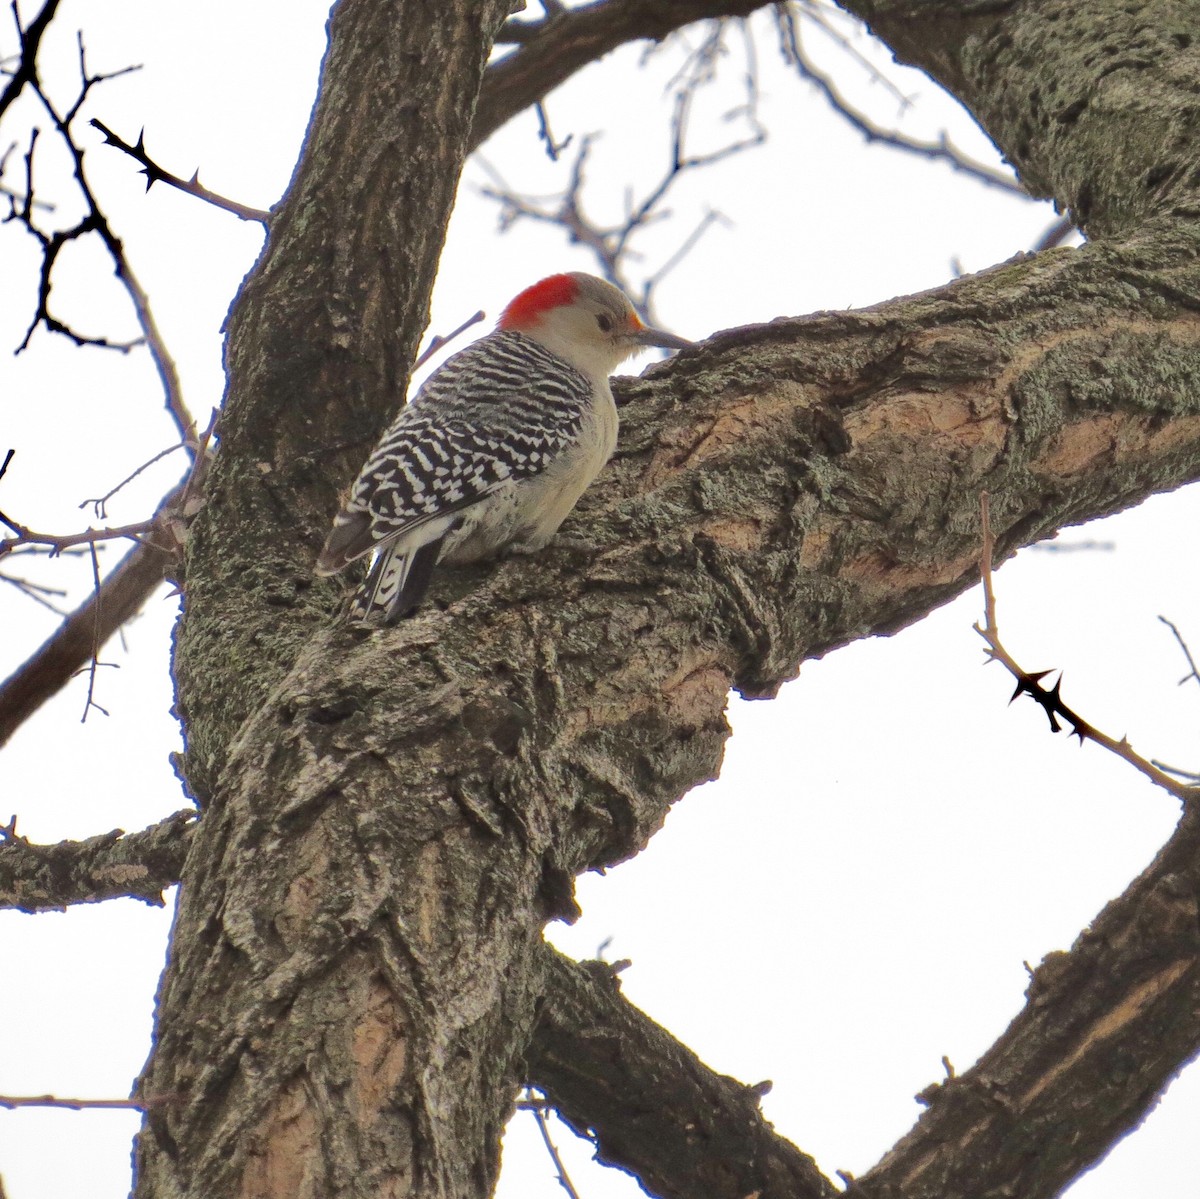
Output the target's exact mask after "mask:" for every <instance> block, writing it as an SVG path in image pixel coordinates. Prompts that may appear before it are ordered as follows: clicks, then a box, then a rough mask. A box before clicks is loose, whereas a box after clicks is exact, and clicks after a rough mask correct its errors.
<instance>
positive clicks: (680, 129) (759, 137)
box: [480, 26, 766, 325]
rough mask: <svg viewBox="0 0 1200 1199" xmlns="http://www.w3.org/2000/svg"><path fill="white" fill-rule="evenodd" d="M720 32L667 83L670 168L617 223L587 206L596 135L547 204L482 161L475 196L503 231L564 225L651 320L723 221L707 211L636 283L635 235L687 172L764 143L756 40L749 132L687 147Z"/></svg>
mask: <svg viewBox="0 0 1200 1199" xmlns="http://www.w3.org/2000/svg"><path fill="white" fill-rule="evenodd" d="M722 29H723V27H720V26H718V27H717V28H714V29H713V30H711V31H710V32H709V34H708V36H707V37H706V38H705V39H704V41H703V43H702V44H701V45H700V47H698V48H697V49H696V50H695V51H693V52H692V53H691V54H690V55H689V56H688V58H687V60H686V61H685V63H684V65H683V66H682V67H681V68H680V70H679V71H678V72H677V73H676V75H675V76H674V77H673V78H672V81H671V82H672V84H673V85H674V86H675V87H676V88H677V90H676V94H675V103H674V108H673V112H672V119H671V147H670V151H669V155H668V162H667V166H666V168H665V170H664V171H663V173H662V175H661V177H660V178H659V180H658V181H657V182H656V183H655V184H654V186H653V187H651V188H650V190H649V191H648V192H647V193H646V194H645V195H644V196H643V197H642V199H641V200H640V201H638V202H637V203H634V202H633V200H632V199H629V198H627V200H626V210H625V216H624V219H623V220H622V221H621V222H620V223H619V224H616V225H610V226H604V225H601V224H599V223H598V222H596V221H594V220H593V219H592V218H591V217H590V216H589V215H588V214H587V212H586V211H585V203H584V197H583V193H584V188H585V182H586V166H587V161H588V155H589V154H590V153H591V150H592V147H593V145H594V144H595V139H596V135H595V134H587V135H585V136H584V137H583V138H581V139H580V144H579V149H578V151H577V152H576V155H575V158H574V161H573V162H572V164H571V171H570V176H569V179H568V182H567V186H566V188H565V189H564V191H563V192H562V193H561V195H559V196H556V197H552V199H551V200H549V201H544V200H538V199H535V198H533V197H530V196H527V195H522V194H520V193H519V192H517V191H516V190H515V189H514V188H512V187H510V186H509V184H508V183H507V182H506V181H505V180H504V179H503V178H502V177H501V175H500V174H499V172H498V171H496V170H495V169H494V168H493V167H492V166H491V165H490V164H489V163H487V162H486V161H483V160H481V165H482V167H483V169H484V171H485V172H487V174H488V175H489V176H490V177H491V179H492V183H493V185H492V186H491V187H483V188H481V189H480V193H481V194H482V195H483V196H485V197H487V198H489V199H492V200H495V201H496V202H497V203H498V204H499V206H500V228H501V231H505V230H507V229H509V228H511V227H512V225H513V224H515V223H516V222H517V221H519V220H521V219H528V220H532V221H536V222H539V223H542V224H551V225H556V226H558V227H559V228H561V229H563V230H564V231H565V232H566V234H567V236H568V237H569V238H570V240H571V241H572V242H573V243H575V244H576V245H582V246H585V247H586V248H587V249H588V250H590V251H591V252H592V254H593V255H594V256H595V259H596V262H597V265H598V267H599V270H600V272H601V274H603V276H604V277H605V278H606V279H607V280H608V281H609V282H610V283H612V284H613V285H614V286H616V287H619V288H620V289H621V290H622V291H624V292H625V293H626V295H629V296H630V297H631V298H632V299H633V300H634V305H635V307H636V308H637V309H638V315H639V316H640V317H641V318H642V319H643V320H644V321H645V322H646V323H647V324H650V325H657V324H659V323H660V322H659V321H658V320H657V319H656V318H655V316H654V312H653V308H654V302H653V300H654V289H655V287H656V286H657V285H658V284H659V283H660V282H661V281H662V280H663V279H664V278H665V277H666V275H667V274H669V272H670V271H672V270H673V269H674V268H675V267H676V266H678V264H679V263H680V262H681V261H682V259H683V258H684V257H685V256H686V254H687V253H688V252H689V251H690V250H691V249H692V248H693V247H694V246H695V245H696V243H697V242H698V241H699V240H700V238H701V237H702V236H703V235H704V234H705V233H706V232H707V231H708V230H709V229H710V228H711V227H712V226H713V225H714V224H716V223H718V222H720V221H724V220H726V218H725V217H723V216H722V215H721V214H720V213H718V212H715V211H710V212H708V213H706V214H705V215H704V216H703V217H702V218H701V220H700V221H699V222H698V223H697V225H696V226H695V227H694V228H693V229H692V230H691V232H690V233H688V235H687V236H686V237H685V238H684V239H683V241H682V243H681V244H680V246H679V247H678V248H677V249H676V250H675V251H674V252H673V253H671V254H670V255H669V256H668V258H667V259H666V261H665V262H664V263H663V264H662V265H661V266H660V267H659V268H658V269H657V270H656V271H654V272H652V273H651V274H649V275H647V276H646V277H645V278H644V279H643V281H642V283H641V285H640V286H637V287H635V286H634V284H633V282H632V280H631V279H630V277H629V275H630V272H629V261H630V259H632V258H633V257H634V252H633V248H632V243H633V241H634V239H635V238H636V237H637V236H638V234H640V233H641V232H643V231H644V230H645V229H647V228H649V226H650V225H652V224H654V223H655V222H657V221H660V220H664V219H666V218H667V217H668V216H669V215H670V213H669V211H668V210H667V209H666V208H665V207H664V205H665V202H666V199H667V196H668V194H669V193H670V191H671V190H672V188H673V187H674V186H675V185H676V184H677V183H678V182H679V180H680V179H682V178H683V176H684V175H686V174H688V173H689V172H692V171H696V170H699V169H702V168H704V167H708V166H712V165H715V164H716V163H719V162H722V161H724V160H725V159H727V158H730V157H732V156H734V155H736V154H740V153H742V152H743V151H745V150H749V149H751V148H753V147H755V146H758V145H761V144H762V143H763V141H764V140H765V139H766V131H765V130H764V129H763V127H762V126H761V124H760V123H759V121H758V115H757V105H758V85H757V76H756V71H755V66H754V58H753V43H752V42H749V43H748V44H747V52H746V53H747V64H748V65H747V70H746V72H745V76H744V84H745V88H746V100H745V103H744V104H743V105H741V106H740V107H739V108H738V109H736V110H735V115H736V116H738V117H739V118H740V119H741V120H742V121H744V122H745V123H746V124H747V125H748V127H749V133H748V134H747V135H746V136H745V137H742V138H739V139H737V140H734V141H732V142H729V143H727V144H726V145H724V146H721V147H719V148H718V149H716V150H712V151H709V152H707V153H701V154H693V153H689V152H688V151H687V149H686V141H687V134H688V125H689V119H690V116H691V110H692V104H693V102H694V99H695V95H696V91H697V89H698V88H699V87H702V86H703V85H704V84H706V83H709V82H711V81H712V80H713V79H714V78H715V71H716V62H717V60H718V58H719V57H720V55H721V53H722V51H723V42H722V40H721V34H722Z"/></svg>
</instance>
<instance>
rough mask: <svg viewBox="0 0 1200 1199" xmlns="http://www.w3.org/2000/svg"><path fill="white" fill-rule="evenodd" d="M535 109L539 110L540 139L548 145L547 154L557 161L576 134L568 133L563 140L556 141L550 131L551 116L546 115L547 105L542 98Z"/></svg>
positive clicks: (551, 159)
mask: <svg viewBox="0 0 1200 1199" xmlns="http://www.w3.org/2000/svg"><path fill="white" fill-rule="evenodd" d="M534 110H535V111H536V112H537V119H538V140H539V141H540V142H541V143H542V144H543V145H544V146H545V147H546V156H547V157H548V158H549V159H550V161H551V162H557V161H558V159H559V156H560V155H561V154H562V152H563V151H564V150H565V149H566V148H567V147H568V146H569V145H570V144H571V141H572V139H573V138H574V136H575V135H574V134H573V133H568V134H567V136H566V138H565V139H564V140H563V141H561V142H559V141H555V140H554V134H553V133H551V132H550V118H549V117H548V116H547V115H546V106H545V105H544V104H543V103H542V102H541V100H539V101H538V102H537V104H535V105H534Z"/></svg>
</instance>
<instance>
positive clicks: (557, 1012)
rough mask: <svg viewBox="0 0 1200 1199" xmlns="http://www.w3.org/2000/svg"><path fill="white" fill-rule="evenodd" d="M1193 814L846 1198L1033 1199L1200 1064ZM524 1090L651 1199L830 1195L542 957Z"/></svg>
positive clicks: (1199, 923)
mask: <svg viewBox="0 0 1200 1199" xmlns="http://www.w3.org/2000/svg"><path fill="white" fill-rule="evenodd" d="M1198 913H1200V810H1197V811H1192V812H1189V813H1188V814H1187V815H1185V818H1184V820H1183V821H1182V823H1181V824H1180V826H1179V829H1178V830H1177V831H1176V833H1175V835H1174V837H1173V838H1172V839H1171V841H1170V843H1169V844H1168V845H1167V846H1166V847H1165V848H1164V849H1163V850H1162V851H1161V853H1159V855H1158V857H1157V858H1156V860H1155V862H1154V863H1153V864H1152V865H1151V866H1150V867H1149V868H1148V869H1147V870H1146V871H1145V872H1144V873H1143V874H1142V875H1141V877H1140V878H1138V879H1137V880H1136V881H1135V882H1134V883H1133V884H1132V885H1131V886H1130V887H1129V889H1128V890H1127V891H1126V892H1125V894H1124V895H1122V896H1121V898H1120V899H1118V900H1115V901H1114V902H1113V903H1111V904H1109V905H1108V906H1107V907H1106V908H1105V909H1104V911H1103V912H1101V913H1100V914H1099V916H1097V918H1096V919H1095V920H1093V921H1092V922H1091V923H1090V924H1089V925H1088V928H1087V930H1086V931H1085V932H1084V933H1083V934H1082V935H1081V936H1080V937H1079V939H1078V941H1077V942H1076V943H1075V945H1074V946H1073V947H1072V949H1071V951H1070V952H1069V953H1054V954H1051V955H1049V956H1048V957H1047V958H1046V960H1045V961H1044V962H1043V963H1042V964H1041V966H1039V967H1038V969H1037V970H1036V971H1034V972H1033V975H1032V977H1031V980H1030V985H1029V989H1028V991H1027V1000H1028V1002H1027V1003H1026V1006H1025V1008H1024V1010H1023V1011H1022V1012H1021V1014H1020V1015H1019V1016H1017V1018H1016V1019H1015V1020H1014V1021H1013V1022H1012V1024H1011V1025H1010V1026H1009V1027H1008V1029H1007V1030H1006V1031H1005V1033H1004V1035H1003V1036H1002V1037H1000V1039H999V1040H998V1041H997V1042H996V1043H995V1044H994V1045H993V1046H992V1047H991V1048H990V1049H989V1050H988V1051H987V1052H986V1053H985V1054H984V1055H983V1057H982V1058H981V1059H980V1060H979V1062H978V1063H977V1064H976V1065H975V1066H973V1067H972V1068H971V1069H970V1070H968V1071H967V1072H966V1073H964V1074H960V1075H956V1076H954V1077H952V1078H951V1079H950V1080H948V1081H946V1082H943V1083H940V1084H939V1083H935V1084H933V1085H931V1086H930V1087H929V1088H928V1089H927V1090H925V1091H924V1092H922V1094H921V1095H920V1096H919V1098H920V1100H921V1101H922V1102H923V1103H924V1104H925V1105H926V1106H927V1108H928V1110H927V1111H926V1112H925V1113H924V1114H923V1115H922V1116H921V1119H920V1120H919V1121H918V1123H917V1124H916V1125H915V1127H914V1128H913V1130H912V1131H911V1132H910V1133H908V1134H907V1135H906V1136H905V1137H904V1138H903V1139H902V1140H901V1141H900V1142H899V1143H898V1144H897V1145H896V1147H895V1148H894V1149H892V1150H891V1151H889V1153H888V1154H887V1155H886V1156H885V1157H884V1158H883V1160H882V1161H881V1162H880V1163H879V1164H878V1165H877V1166H875V1167H874V1168H873V1169H872V1170H870V1171H869V1172H868V1173H867V1174H865V1175H864V1176H862V1177H861V1178H859V1179H857V1180H855V1182H854V1183H853V1185H852V1186H851V1187H850V1189H849V1191H848V1192H847V1194H848V1195H850V1196H854V1197H855V1199H879V1197H883V1196H893V1195H903V1196H904V1197H905V1199H939V1197H942V1199H944V1196H947V1195H1020V1196H1022V1199H1050V1197H1051V1196H1054V1195H1057V1194H1058V1193H1059V1192H1060V1191H1061V1190H1062V1188H1063V1187H1064V1186H1065V1185H1066V1184H1067V1183H1068V1182H1069V1181H1070V1180H1071V1179H1072V1178H1075V1177H1077V1176H1078V1175H1079V1174H1080V1173H1081V1172H1082V1171H1083V1170H1085V1169H1087V1168H1088V1167H1089V1166H1091V1165H1093V1164H1095V1162H1096V1161H1097V1160H1098V1159H1099V1158H1100V1157H1102V1156H1103V1155H1104V1154H1105V1153H1106V1152H1107V1151H1108V1149H1109V1148H1110V1147H1111V1146H1112V1144H1113V1143H1114V1142H1115V1141H1116V1140H1118V1139H1119V1138H1120V1137H1121V1136H1123V1135H1124V1134H1125V1133H1127V1132H1129V1131H1130V1130H1131V1129H1133V1128H1135V1127H1136V1126H1137V1125H1138V1124H1139V1123H1140V1122H1141V1120H1142V1119H1144V1117H1145V1115H1146V1113H1147V1112H1148V1111H1149V1110H1150V1108H1152V1107H1153V1105H1154V1104H1155V1103H1156V1102H1157V1099H1158V1097H1159V1096H1160V1095H1161V1094H1162V1092H1163V1090H1164V1089H1165V1088H1166V1086H1167V1085H1168V1083H1169V1082H1170V1081H1171V1079H1172V1078H1173V1077H1174V1076H1175V1075H1176V1074H1177V1073H1178V1072H1179V1070H1180V1069H1181V1068H1182V1066H1183V1064H1184V1063H1186V1062H1188V1061H1189V1060H1191V1058H1192V1057H1194V1056H1195V1055H1196V1053H1197V1052H1198V1051H1200V918H1198ZM543 969H544V971H545V979H546V984H545V999H544V1002H543V1005H542V1008H541V1010H540V1013H539V1016H538V1022H537V1025H536V1030H535V1034H534V1039H533V1042H532V1044H531V1047H530V1049H529V1053H528V1059H527V1060H528V1069H527V1074H528V1078H529V1081H530V1082H532V1083H533V1084H534V1085H536V1086H537V1087H539V1088H540V1089H541V1090H543V1091H545V1092H546V1094H547V1096H548V1097H549V1099H550V1102H551V1103H552V1104H553V1105H554V1106H555V1107H556V1108H557V1109H558V1110H559V1112H560V1114H561V1115H562V1116H563V1118H564V1119H565V1120H566V1121H567V1122H568V1123H569V1124H571V1125H572V1126H573V1127H575V1129H576V1130H577V1131H578V1132H579V1133H580V1135H581V1136H588V1137H589V1139H594V1141H595V1143H596V1145H597V1148H598V1156H599V1158H600V1160H601V1161H604V1162H606V1163H607V1164H611V1165H617V1166H620V1167H621V1168H623V1169H626V1170H629V1171H631V1172H632V1173H635V1174H636V1175H637V1176H638V1178H639V1179H640V1180H641V1181H642V1183H643V1185H644V1186H645V1187H646V1188H647V1189H648V1190H649V1191H651V1192H652V1193H654V1194H656V1195H660V1196H663V1197H664V1199H674V1197H675V1196H679V1197H681V1199H682V1197H684V1196H691V1195H697V1194H703V1195H706V1196H712V1197H713V1199H726V1197H728V1199H740V1197H741V1196H743V1195H746V1194H751V1193H754V1192H755V1191H761V1194H762V1196H763V1199H792V1197H795V1196H810V1195H812V1196H826V1195H829V1194H831V1193H834V1191H833V1188H832V1187H831V1186H830V1184H829V1183H828V1181H827V1180H825V1179H824V1178H822V1177H821V1175H820V1174H819V1173H818V1172H817V1170H816V1167H815V1166H814V1165H813V1164H812V1162H811V1160H810V1159H808V1158H807V1157H806V1156H805V1155H803V1154H802V1153H800V1152H799V1151H798V1150H797V1149H795V1148H794V1147H793V1146H792V1145H791V1144H790V1143H789V1142H787V1141H786V1140H784V1139H783V1138H782V1137H779V1136H778V1135H777V1134H775V1133H774V1132H773V1131H772V1129H771V1128H770V1126H769V1125H767V1124H766V1123H765V1121H763V1119H762V1117H761V1115H760V1114H759V1113H758V1110H757V1098H756V1096H755V1094H754V1088H751V1087H744V1086H742V1085H741V1084H739V1083H737V1082H735V1081H734V1080H732V1079H729V1078H725V1077H723V1076H721V1075H718V1074H715V1073H713V1072H711V1071H710V1070H708V1068H707V1067H705V1066H703V1065H702V1064H701V1063H700V1062H699V1060H698V1059H697V1058H696V1056H695V1054H694V1053H692V1051H691V1050H689V1049H688V1048H686V1047H685V1046H683V1045H681V1044H679V1043H678V1042H677V1041H675V1039H674V1038H673V1037H671V1036H670V1034H669V1033H667V1032H666V1031H665V1030H663V1029H662V1028H660V1027H659V1026H658V1025H656V1024H655V1023H654V1022H653V1021H652V1020H651V1019H650V1018H649V1017H647V1016H645V1015H643V1014H642V1013H641V1012H639V1011H638V1010H637V1009H636V1008H634V1007H633V1006H632V1005H630V1004H629V1003H628V1001H626V1000H625V999H624V998H623V997H622V996H621V995H620V991H619V987H618V984H617V981H616V979H615V978H614V976H613V974H612V971H611V968H610V967H608V966H606V965H604V964H603V963H599V962H585V963H579V964H576V963H573V962H570V961H568V960H566V959H564V958H563V957H562V956H561V955H559V954H557V953H556V952H555V951H554V950H552V949H546V950H545V951H544V960H543Z"/></svg>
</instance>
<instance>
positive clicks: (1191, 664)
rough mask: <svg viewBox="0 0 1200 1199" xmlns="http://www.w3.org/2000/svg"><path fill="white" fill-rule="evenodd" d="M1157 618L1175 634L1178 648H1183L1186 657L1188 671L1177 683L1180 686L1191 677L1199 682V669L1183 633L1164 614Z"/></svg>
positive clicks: (1189, 680) (1190, 679)
mask: <svg viewBox="0 0 1200 1199" xmlns="http://www.w3.org/2000/svg"><path fill="white" fill-rule="evenodd" d="M1158 619H1159V620H1161V621H1162V622H1163V624H1165V625H1166V626H1167V628H1168V629H1170V630H1171V632H1172V633H1174V634H1175V640H1176V642H1178V644H1179V648H1180V649H1181V650H1183V656H1184V657H1185V658H1186V659H1187V664H1188V672H1187V674H1185V675H1184V676H1183V678H1181V679H1180V680H1179V684H1178V685H1179V686H1180V687H1182V686H1183V685H1184V683H1190V682H1191V681H1192V679H1195V680H1196V682H1197V683H1200V671H1198V670H1197V669H1196V660H1195V658H1193V657H1192V651H1191V650H1190V649H1189V648H1188V643H1187V642H1186V641H1185V640H1184V639H1183V634H1182V633H1181V632H1180V631H1179V630H1178V629H1177V628H1176V627H1175V625H1174V623H1173V622H1172V621H1169V620H1168V619H1167V618H1166V617H1165V616H1160V617H1159V618H1158Z"/></svg>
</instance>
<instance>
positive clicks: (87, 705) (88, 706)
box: [79, 542, 108, 724]
mask: <svg viewBox="0 0 1200 1199" xmlns="http://www.w3.org/2000/svg"><path fill="white" fill-rule="evenodd" d="M90 548H91V551H92V583H93V586H94V591H93V595H95V596H99V594H100V560H99V558H97V556H96V543H95V542H92V543H91V546H90ZM100 632H101V629H100V605H99V604H97V605H96V617H95V620H94V621H93V622H92V657H91V661H90V662H89V663H88V667H87V672H88V688H87V699H85V700H84V702H83V715H82V716H81V717H80V718H79V723H80V724H83V723H85V722H86V721H87V718H88V713H89V712H90V711H91V710H92V709H93V708H95V709H96V711H97V712H99V713H100V714H101V715H102V716H107V715H108V709H107V708H104V707H101V706H100V704H98V703H96V700H95V695H96V671H97V670H98V669H99V668H100Z"/></svg>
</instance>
